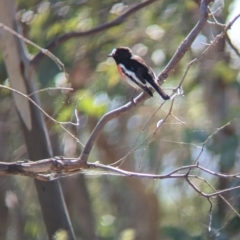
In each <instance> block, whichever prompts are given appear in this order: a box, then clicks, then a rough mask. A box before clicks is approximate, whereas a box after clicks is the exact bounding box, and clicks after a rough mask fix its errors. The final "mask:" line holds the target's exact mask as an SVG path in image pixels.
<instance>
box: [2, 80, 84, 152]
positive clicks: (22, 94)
mask: <svg viewBox="0 0 240 240" xmlns="http://www.w3.org/2000/svg"><path fill="white" fill-rule="evenodd" d="M0 88H4V89H7V90H9V91H12V92H14V93H17V94H19V95H20V96H22V97H24V98H26V99H28V100H29V101H30V102H31V103H32V104H33V105H34V106H36V107H37V108H38V109H39V110H40V111H41V112H42V113H43V114H44V115H45V116H46V117H47V118H48V119H49V120H51V121H52V122H54V123H55V124H57V125H58V126H60V127H61V128H62V129H63V130H64V131H65V132H67V133H68V134H69V135H70V136H71V137H73V138H74V139H75V140H76V141H77V142H78V143H80V145H81V146H82V147H84V144H83V143H82V142H81V141H80V140H79V139H77V138H76V137H75V136H74V135H73V134H72V133H71V132H69V131H68V130H67V129H66V128H65V127H64V126H63V125H66V124H71V125H74V126H76V125H77V124H75V123H73V122H58V121H57V120H55V119H54V118H52V117H51V116H50V115H49V114H47V113H46V112H45V111H44V110H43V109H42V108H41V107H40V106H39V105H38V104H37V103H36V102H35V101H34V100H32V98H30V97H29V96H28V95H26V94H24V93H21V92H19V91H18V90H16V89H13V88H11V87H7V86H4V85H1V84H0ZM32 94H33V93H31V94H30V95H32Z"/></svg>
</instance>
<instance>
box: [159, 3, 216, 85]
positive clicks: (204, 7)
mask: <svg viewBox="0 0 240 240" xmlns="http://www.w3.org/2000/svg"><path fill="white" fill-rule="evenodd" d="M210 2H212V0H201V5H200V12H201V16H200V19H199V21H198V22H197V24H196V25H195V27H194V28H193V29H192V31H191V32H190V33H189V34H188V35H187V37H186V38H185V39H184V40H183V42H182V43H181V45H180V46H179V48H178V49H177V51H176V52H175V54H174V55H173V57H172V58H171V60H170V61H169V63H168V65H167V66H166V67H165V68H164V69H163V71H162V72H161V73H160V74H159V76H158V77H157V81H158V82H159V84H160V85H161V84H162V83H163V82H164V80H165V79H166V78H168V76H169V75H170V74H171V73H172V72H174V69H175V66H176V65H177V64H178V63H179V61H180V60H181V59H182V58H183V56H184V55H185V53H186V52H187V51H188V49H189V48H190V46H191V44H192V43H193V41H194V40H195V38H196V37H197V35H198V34H199V33H200V31H201V30H202V28H203V27H204V26H205V24H206V23H207V20H208V5H209V4H210Z"/></svg>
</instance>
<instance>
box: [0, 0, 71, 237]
mask: <svg viewBox="0 0 240 240" xmlns="http://www.w3.org/2000/svg"><path fill="white" fill-rule="evenodd" d="M15 16H16V12H15V6H14V2H13V1H12V0H1V1H0V22H2V23H3V24H5V25H7V26H8V27H10V28H12V29H14V30H15V31H19V26H18V23H17V21H16V20H15ZM0 49H1V51H2V53H3V58H4V62H5V65H6V68H7V72H8V77H9V81H10V84H11V87H12V88H14V89H17V90H18V91H20V92H22V93H24V94H29V93H31V92H33V91H34V90H35V89H34V72H33V69H32V68H31V66H30V61H29V58H28V55H27V50H26V48H25V45H24V43H23V42H22V41H21V40H20V39H18V38H16V37H15V36H13V35H12V34H10V33H8V32H7V31H5V30H3V29H1V30H0ZM13 98H14V101H15V105H16V110H17V113H18V116H19V118H20V122H21V126H22V130H23V133H24V137H25V144H26V146H27V151H28V156H29V159H31V160H38V159H44V158H49V157H52V152H51V146H50V141H49V138H48V135H47V132H46V128H45V125H44V122H43V117H42V114H41V112H40V111H39V109H37V108H36V107H35V106H33V105H32V104H31V103H30V102H29V101H28V100H27V99H25V98H23V97H21V96H20V95H18V94H16V93H13ZM32 98H33V100H34V101H35V102H38V98H37V95H34V96H33V97H32ZM35 185H36V188H37V192H38V197H39V202H40V205H41V209H42V213H43V218H44V221H45V225H46V228H47V232H48V235H49V238H50V239H52V237H53V235H54V234H55V233H56V231H57V230H59V229H61V230H66V231H67V232H68V237H69V238H68V239H75V236H74V233H73V230H72V227H71V223H70V220H69V217H68V213H67V210H66V207H65V203H64V199H63V197H62V192H61V187H60V185H59V182H58V181H52V182H41V181H38V180H35Z"/></svg>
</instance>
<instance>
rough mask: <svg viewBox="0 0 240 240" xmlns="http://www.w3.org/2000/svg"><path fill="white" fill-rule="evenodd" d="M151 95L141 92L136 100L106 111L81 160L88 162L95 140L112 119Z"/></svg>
mask: <svg viewBox="0 0 240 240" xmlns="http://www.w3.org/2000/svg"><path fill="white" fill-rule="evenodd" d="M148 98H149V96H148V95H147V94H144V93H141V94H140V95H139V96H138V97H136V98H135V99H134V102H129V103H127V104H125V105H123V106H121V107H119V108H117V109H115V110H113V111H111V112H108V113H106V114H105V115H104V116H102V118H101V119H100V120H99V121H98V123H97V125H96V127H95V128H94V129H93V131H92V133H91V135H90V137H89V139H88V141H87V143H86V145H85V147H84V149H83V151H82V153H81V155H80V157H79V159H81V161H84V162H87V160H88V156H89V154H90V152H91V150H92V148H93V145H94V143H95V141H96V140H97V138H98V136H99V135H100V133H101V131H102V129H103V128H104V126H105V125H106V124H107V123H108V122H109V121H110V120H112V119H114V118H117V117H120V116H122V115H123V114H125V113H127V112H128V111H130V110H131V109H133V108H135V107H136V106H137V105H139V104H140V103H141V102H142V101H144V100H146V99H148Z"/></svg>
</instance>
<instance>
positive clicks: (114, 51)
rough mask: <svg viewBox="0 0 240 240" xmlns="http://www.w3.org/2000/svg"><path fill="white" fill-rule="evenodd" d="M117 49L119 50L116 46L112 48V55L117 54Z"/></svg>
mask: <svg viewBox="0 0 240 240" xmlns="http://www.w3.org/2000/svg"><path fill="white" fill-rule="evenodd" d="M116 51H117V49H116V48H114V49H113V50H112V52H111V55H112V56H114V55H115V53H116Z"/></svg>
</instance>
